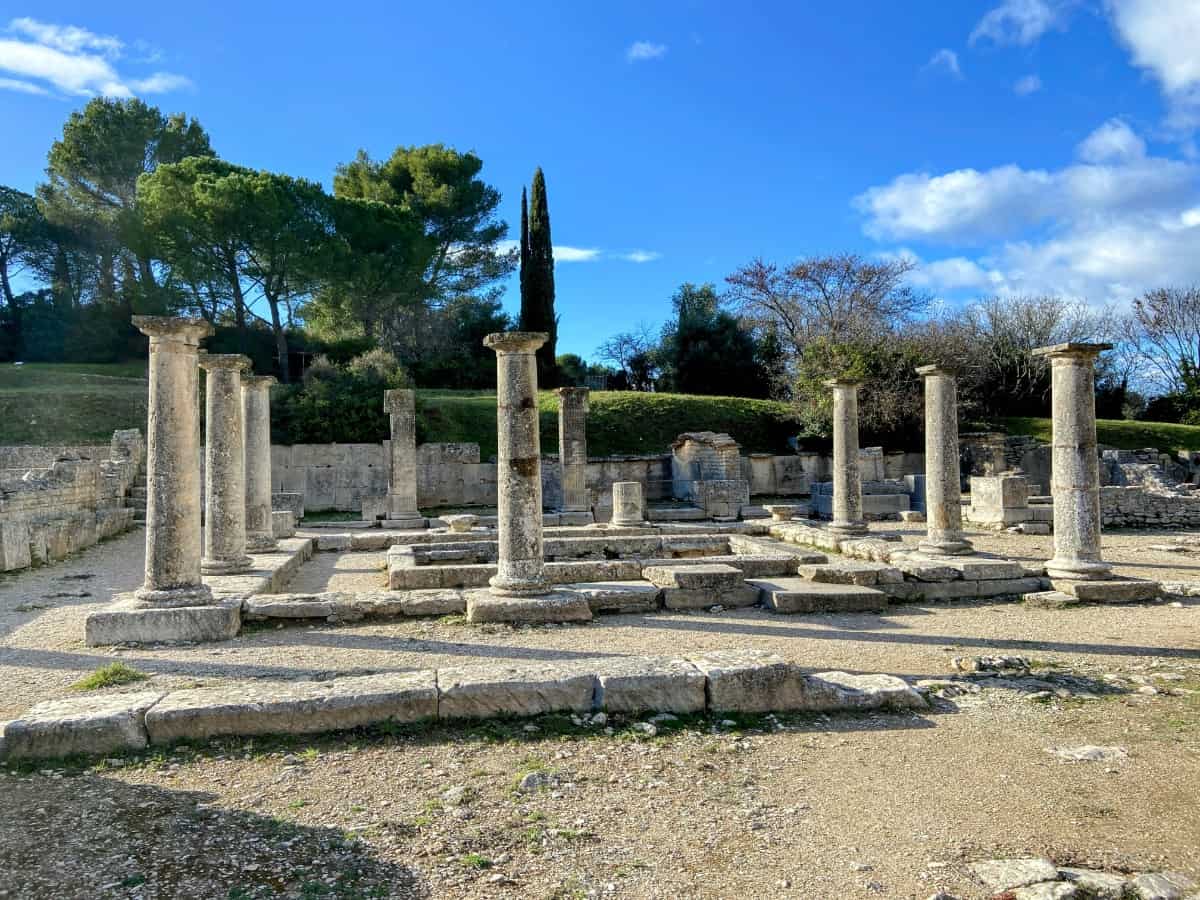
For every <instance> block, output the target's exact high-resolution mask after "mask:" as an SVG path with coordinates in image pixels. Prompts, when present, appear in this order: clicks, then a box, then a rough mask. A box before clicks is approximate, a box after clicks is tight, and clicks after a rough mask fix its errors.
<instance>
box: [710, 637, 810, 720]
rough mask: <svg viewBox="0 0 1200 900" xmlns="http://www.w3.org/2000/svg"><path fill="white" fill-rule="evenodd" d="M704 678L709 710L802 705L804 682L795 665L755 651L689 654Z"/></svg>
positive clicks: (794, 706)
mask: <svg viewBox="0 0 1200 900" xmlns="http://www.w3.org/2000/svg"><path fill="white" fill-rule="evenodd" d="M688 660H689V661H690V662H692V663H693V664H694V665H695V666H696V668H697V669H699V670H700V671H701V672H703V673H704V675H705V677H706V678H707V679H708V704H709V708H710V709H713V710H718V711H720V710H729V711H740V712H768V711H770V710H781V709H798V708H802V704H803V703H804V700H805V691H806V688H807V685H806V683H805V680H804V672H803V670H802V669H800V668H799V667H798V666H794V665H792V664H791V663H789V662H787V661H786V660H784V659H783V657H781V656H778V655H776V654H774V653H764V652H762V651H758V650H711V651H708V652H707V653H701V654H696V655H693V656H689V657H688Z"/></svg>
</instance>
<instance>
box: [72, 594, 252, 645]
mask: <svg viewBox="0 0 1200 900" xmlns="http://www.w3.org/2000/svg"><path fill="white" fill-rule="evenodd" d="M241 624H242V600H241V598H240V597H234V598H226V599H221V600H217V601H215V602H213V603H211V604H210V605H207V606H176V607H164V608H158V607H149V608H146V607H143V606H141V605H140V604H139V603H138V601H137V600H136V599H135V598H134V597H133V596H132V595H130V594H125V595H121V596H119V597H118V599H117V601H116V602H114V603H112V604H111V605H110V606H107V607H105V608H104V609H100V610H97V611H96V612H94V613H91V614H89V615H88V617H87V621H86V623H85V625H84V640H85V642H86V643H87V645H88V646H89V647H103V646H110V645H112V644H126V643H128V644H155V643H175V642H179V643H193V642H199V641H224V640H228V639H229V638H232V637H236V636H237V633H238V630H239V629H240V628H241Z"/></svg>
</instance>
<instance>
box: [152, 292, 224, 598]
mask: <svg viewBox="0 0 1200 900" xmlns="http://www.w3.org/2000/svg"><path fill="white" fill-rule="evenodd" d="M133 324H134V325H135V326H136V327H137V328H138V330H140V331H141V332H142V333H143V334H146V335H149V337H150V371H149V375H150V404H149V411H148V416H147V423H146V483H147V485H148V487H149V490H148V491H147V499H146V578H145V582H144V583H143V585H142V587H141V588H140V589H139V590H138V591H137V592H136V594H135V596H136V599H137V601H138V603H139V604H141V605H143V606H164V607H169V606H197V605H202V604H204V603H206V602H209V601H211V600H212V592H211V591H210V590H209V589H208V588H207V587H206V586H205V585H204V584H203V583H202V582H201V580H200V409H199V404H198V403H197V393H198V391H199V380H200V375H199V369H198V367H197V356H198V353H199V349H200V340H201V339H202V338H205V337H208V336H209V335H211V334H212V333H213V329H212V326H211V325H210V324H209V323H208V322H206V321H204V320H203V319H184V318H169V317H165V316H134V317H133Z"/></svg>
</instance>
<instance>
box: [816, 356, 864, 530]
mask: <svg viewBox="0 0 1200 900" xmlns="http://www.w3.org/2000/svg"><path fill="white" fill-rule="evenodd" d="M825 385H826V387H829V388H832V389H833V521H832V522H830V523H829V525H828V528H829V530H830V531H834V532H837V533H839V534H865V533H866V531H867V525H866V522H864V521H863V512H862V476H861V474H860V473H859V468H858V389H859V388H860V387H861V386H862V383H861V382H859V381H855V380H853V379H848V378H834V379H831V380H830V381H826V382H825Z"/></svg>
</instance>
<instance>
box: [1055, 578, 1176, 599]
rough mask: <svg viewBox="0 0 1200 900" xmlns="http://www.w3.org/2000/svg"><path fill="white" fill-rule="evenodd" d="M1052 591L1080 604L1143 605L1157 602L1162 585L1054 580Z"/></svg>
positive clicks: (1118, 580)
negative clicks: (1069, 597)
mask: <svg viewBox="0 0 1200 900" xmlns="http://www.w3.org/2000/svg"><path fill="white" fill-rule="evenodd" d="M1050 583H1051V584H1052V585H1053V587H1054V590H1056V591H1061V592H1062V593H1064V594H1069V595H1070V596H1072V597H1074V598H1075V599H1076V600H1078V601H1079V602H1080V603H1145V602H1146V601H1148V600H1157V599H1158V597H1159V595H1160V594H1161V593H1162V585H1160V584H1159V583H1158V582H1157V581H1143V580H1142V579H1140V578H1106V579H1104V580H1102V581H1074V580H1067V579H1063V578H1054V579H1052V580H1051V582H1050Z"/></svg>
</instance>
